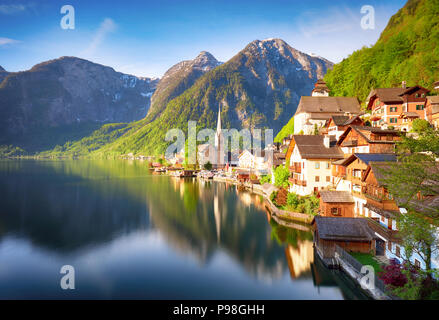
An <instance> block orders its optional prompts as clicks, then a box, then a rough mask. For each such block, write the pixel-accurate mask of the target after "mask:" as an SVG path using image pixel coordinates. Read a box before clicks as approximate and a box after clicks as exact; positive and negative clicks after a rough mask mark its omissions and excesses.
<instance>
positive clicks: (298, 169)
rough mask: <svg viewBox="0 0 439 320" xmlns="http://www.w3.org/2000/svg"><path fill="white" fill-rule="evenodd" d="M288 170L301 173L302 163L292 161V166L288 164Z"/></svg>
mask: <svg viewBox="0 0 439 320" xmlns="http://www.w3.org/2000/svg"><path fill="white" fill-rule="evenodd" d="M290 172H295V173H302V164H301V163H294V164H293V165H292V166H290Z"/></svg>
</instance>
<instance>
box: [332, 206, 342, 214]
mask: <svg viewBox="0 0 439 320" xmlns="http://www.w3.org/2000/svg"><path fill="white" fill-rule="evenodd" d="M331 214H332V215H333V216H339V215H341V209H340V208H331Z"/></svg>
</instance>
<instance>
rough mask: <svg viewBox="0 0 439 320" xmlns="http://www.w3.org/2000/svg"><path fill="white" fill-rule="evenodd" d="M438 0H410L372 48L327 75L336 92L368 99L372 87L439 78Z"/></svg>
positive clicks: (428, 83) (426, 83)
mask: <svg viewBox="0 0 439 320" xmlns="http://www.w3.org/2000/svg"><path fill="white" fill-rule="evenodd" d="M438 44H439V1H438V0H409V1H407V3H406V4H405V6H404V7H403V8H401V9H400V10H399V11H398V12H397V13H396V14H395V15H393V16H392V17H391V19H390V20H389V22H388V24H387V26H386V28H385V29H384V31H383V32H382V33H381V36H380V38H379V39H378V41H377V42H376V44H375V45H374V46H372V47H370V48H369V47H364V48H362V49H361V50H358V51H355V52H354V53H353V54H352V55H350V56H349V57H348V58H346V59H344V60H343V61H342V62H340V63H338V64H336V65H335V66H334V68H333V70H332V71H330V72H328V74H327V75H326V77H325V80H326V83H327V85H328V87H329V88H330V89H331V92H332V94H333V95H342V96H358V97H359V99H360V100H361V101H365V99H366V98H367V95H368V94H369V92H370V90H371V89H372V88H383V87H393V86H400V84H401V82H402V81H403V80H405V81H406V82H407V85H409V86H413V85H415V84H419V85H421V86H424V87H426V88H430V89H432V85H433V82H434V81H437V80H439V45H438Z"/></svg>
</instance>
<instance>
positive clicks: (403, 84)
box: [402, 81, 407, 89]
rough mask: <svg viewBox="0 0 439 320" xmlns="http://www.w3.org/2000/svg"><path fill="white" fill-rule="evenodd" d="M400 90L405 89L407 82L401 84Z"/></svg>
mask: <svg viewBox="0 0 439 320" xmlns="http://www.w3.org/2000/svg"><path fill="white" fill-rule="evenodd" d="M402 88H403V89H407V82H405V81H403V82H402Z"/></svg>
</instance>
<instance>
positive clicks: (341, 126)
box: [325, 115, 364, 140]
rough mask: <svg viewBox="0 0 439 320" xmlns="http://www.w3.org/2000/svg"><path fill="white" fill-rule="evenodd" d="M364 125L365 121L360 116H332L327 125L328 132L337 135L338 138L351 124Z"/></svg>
mask: <svg viewBox="0 0 439 320" xmlns="http://www.w3.org/2000/svg"><path fill="white" fill-rule="evenodd" d="M351 125H352V126H364V121H363V120H362V119H361V118H360V117H359V116H340V115H337V116H331V118H330V119H329V120H328V123H327V124H326V126H325V129H326V132H325V133H326V134H328V135H330V136H335V138H336V139H337V140H338V139H339V138H340V136H341V135H342V134H343V133H344V132H345V131H346V129H347V128H348V127H349V126H351Z"/></svg>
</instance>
